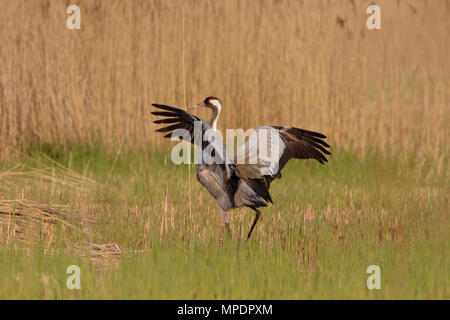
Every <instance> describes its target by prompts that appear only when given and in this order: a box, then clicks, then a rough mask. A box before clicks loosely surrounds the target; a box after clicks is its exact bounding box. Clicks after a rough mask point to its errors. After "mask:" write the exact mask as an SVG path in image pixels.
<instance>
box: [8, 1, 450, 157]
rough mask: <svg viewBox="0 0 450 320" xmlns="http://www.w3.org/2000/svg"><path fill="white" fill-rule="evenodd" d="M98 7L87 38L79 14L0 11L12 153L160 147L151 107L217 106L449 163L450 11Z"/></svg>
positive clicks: (402, 4) (172, 4) (438, 6)
mask: <svg viewBox="0 0 450 320" xmlns="http://www.w3.org/2000/svg"><path fill="white" fill-rule="evenodd" d="M372 2H374V1H356V0H348V1H344V0H342V1H325V0H324V1H316V0H305V1H297V0H292V1H288V0H286V1H269V0H267V1H254V0H244V1H234V0H233V1H206V0H199V1H182V0H171V1H162V0H161V1H118V0H111V1H87V0H80V1H78V2H77V4H78V5H79V6H80V7H81V10H82V29H81V30H79V31H70V30H67V29H66V27H65V20H66V17H67V15H66V13H65V9H66V7H67V1H49V0H47V1H44V0H42V1H16V0H4V1H3V5H2V10H1V12H0V29H1V30H2V33H1V34H0V43H1V44H2V45H1V46H0V64H1V65H2V68H1V69H0V150H1V151H0V152H1V153H2V154H3V155H4V156H5V155H6V156H7V155H8V154H10V153H11V152H12V151H13V150H14V149H16V148H20V147H21V146H23V145H26V144H29V143H43V142H52V143H61V144H66V145H68V146H69V145H71V144H73V143H95V142H100V143H101V144H103V145H107V146H114V145H118V144H121V143H124V142H126V143H128V144H130V145H131V146H132V147H133V148H139V147H142V146H144V145H145V144H147V143H148V142H153V143H159V142H160V141H161V140H160V138H159V137H157V136H156V135H154V133H153V129H154V127H153V124H152V123H151V120H152V118H151V116H150V113H149V106H150V104H151V103H152V102H160V103H167V104H173V105H182V104H183V84H182V73H183V72H182V51H181V49H182V32H181V30H182V25H181V21H182V17H181V14H182V6H184V7H185V35H186V36H185V46H186V48H185V62H186V79H187V87H186V88H187V100H188V103H189V104H191V103H192V104H193V103H197V102H198V101H199V99H203V98H204V97H205V96H207V95H217V96H219V97H220V98H222V100H223V102H224V103H225V108H226V109H225V110H224V112H223V117H222V122H221V124H220V126H221V127H222V128H225V127H230V128H233V127H243V128H249V127H256V126H258V125H261V124H272V123H273V124H291V125H296V126H300V127H305V128H310V129H315V130H320V131H323V132H325V133H326V134H327V135H329V137H330V139H331V141H332V142H333V144H334V146H337V147H338V148H339V149H340V148H342V147H346V146H348V145H349V144H353V146H354V147H355V148H357V149H358V150H362V151H364V150H367V149H369V148H373V147H377V148H379V149H380V150H383V151H385V152H388V153H393V152H397V151H398V150H401V151H405V150H406V151H416V152H418V153H422V154H428V155H440V154H442V153H447V152H448V140H447V138H448V134H449V132H448V122H449V112H448V103H449V90H448V88H449V87H450V83H449V81H450V80H449V77H448V75H449V74H450V62H449V59H448V52H450V40H449V34H450V22H449V13H450V4H449V1H426V0H415V1H412V0H409V1H408V0H405V1H387V0H385V1H375V3H377V4H378V5H380V7H381V10H382V11H381V12H382V28H383V30H376V31H371V30H368V29H367V28H366V27H365V21H366V19H367V17H368V15H367V14H366V12H365V10H366V8H367V6H368V4H370V3H372Z"/></svg>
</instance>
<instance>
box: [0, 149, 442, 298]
mask: <svg viewBox="0 0 450 320" xmlns="http://www.w3.org/2000/svg"><path fill="white" fill-rule="evenodd" d="M149 150H150V149H149ZM46 151H47V154H50V155H51V156H52V157H53V159H54V160H55V161H57V162H58V165H57V164H56V163H54V162H53V161H50V160H49V158H47V156H43V155H42V154H39V153H37V152H34V153H33V152H31V154H32V156H23V158H22V161H21V167H17V168H15V169H13V170H9V171H8V168H11V167H12V168H14V164H15V163H16V162H14V163H7V162H5V163H4V164H3V165H2V169H1V171H0V172H1V173H0V182H2V184H0V185H1V186H2V187H1V188H0V195H1V196H2V198H3V199H20V197H21V196H20V195H22V196H23V197H24V198H27V199H34V200H35V201H37V202H38V203H45V204H49V205H51V206H52V207H54V208H59V210H61V211H64V210H65V212H68V213H71V214H70V218H68V220H64V221H56V222H55V223H53V225H52V226H48V224H49V223H45V222H43V220H45V219H42V220H41V221H40V227H39V237H37V238H36V239H35V242H34V243H33V244H32V245H24V243H23V242H21V238H20V233H17V232H16V231H17V230H16V229H17V227H16V228H14V222H13V223H11V222H10V223H9V226H8V223H7V221H2V222H3V223H2V240H3V243H2V244H3V249H2V250H1V252H0V255H1V260H2V261H7V262H8V263H2V264H1V267H0V282H1V283H2V286H1V288H0V298H50V299H51V298H154V299H159V298H163V299H164V298H182V299H195V298H206V299H226V298H229V299H236V298H252V299H253V298H261V299H265V298H272V299H297V298H319V299H322V298H354V299H360V298H383V299H386V298H400V299H404V298H425V299H430V298H440V299H442V298H447V299H448V298H449V288H448V285H449V278H448V266H449V262H450V261H449V259H450V258H449V255H448V254H446V253H447V252H448V250H449V237H448V230H449V219H448V212H449V203H448V193H449V185H448V167H447V162H445V161H444V160H443V159H441V161H438V162H436V161H433V159H423V160H421V161H418V160H417V158H416V157H414V156H410V157H391V158H386V157H384V156H382V155H380V154H377V153H369V154H367V155H366V156H364V157H360V156H355V155H354V154H353V153H351V152H340V153H338V154H336V155H335V156H334V157H333V158H332V160H331V161H330V163H329V164H328V165H327V166H321V165H319V164H315V163H311V162H301V161H297V162H293V163H289V164H288V167H287V168H286V169H285V173H284V177H283V179H282V180H280V181H277V182H276V183H274V184H273V188H272V196H273V198H274V200H275V204H274V205H273V206H271V207H270V208H267V209H265V210H264V211H263V215H262V219H261V222H260V224H258V226H257V228H256V229H255V232H254V235H253V238H252V239H251V241H250V242H249V243H247V244H245V243H244V241H243V240H244V239H245V234H246V232H247V231H248V228H249V225H250V223H251V220H252V219H253V214H252V213H251V212H250V211H251V210H245V209H239V210H236V211H235V212H234V213H233V214H232V222H231V227H232V232H233V238H232V239H231V240H229V239H227V238H226V237H225V238H224V239H222V235H223V231H224V230H223V226H222V223H221V220H220V218H219V214H218V211H217V208H216V204H215V203H214V201H213V200H212V199H211V198H210V196H209V194H208V193H207V192H206V191H205V190H203V189H202V187H201V186H200V185H199V184H198V183H195V184H192V208H191V210H189V205H188V203H189V195H188V193H187V190H188V179H187V174H188V171H187V167H186V166H184V167H183V166H175V165H173V164H171V163H170V162H167V159H168V157H167V156H165V155H163V153H159V152H155V151H152V152H150V151H148V152H146V153H141V154H133V153H129V152H128V151H125V150H123V151H122V152H121V153H120V154H118V155H114V156H113V155H111V156H108V155H107V153H106V152H104V151H101V150H100V149H99V150H83V149H75V150H74V151H73V152H71V153H70V154H69V155H67V154H66V153H60V152H59V151H58V148H48V149H47V150H46ZM167 151H169V150H167ZM60 166H62V167H60ZM63 168H65V169H63ZM193 168H194V167H192V170H193ZM69 169H70V170H73V171H74V172H76V173H79V174H80V176H79V177H78V178H77V179H75V178H74V177H75V173H71V171H68V170H69ZM32 172H36V175H35V176H34V175H32ZM32 176H34V178H31V177H32ZM83 177H84V178H83ZM5 180H7V181H12V182H14V183H13V184H11V185H10V187H9V188H8V187H5V184H4V183H3V182H4V181H5ZM84 180H86V181H84ZM46 181H47V182H46ZM87 181H88V182H87ZM65 205H69V207H67V208H66V207H65ZM64 208H66V209H64ZM1 211H2V210H1V205H0V212H1ZM79 216H82V217H85V218H87V217H89V218H90V219H91V220H90V221H82V222H80V221H81V220H80V219H78V217H79ZM66 222H67V223H70V224H71V225H72V226H71V227H68V226H67V225H66ZM8 229H9V236H8V235H7V234H6V232H7V230H8ZM5 239H9V240H8V243H6V242H5V241H6V240H5ZM88 244H89V245H94V244H95V245H98V247H97V249H92V247H89V246H88ZM107 244H109V245H107ZM7 248H9V249H7ZM82 256H84V258H83V257H82ZM71 264H75V265H79V266H80V267H81V276H82V278H81V279H82V280H81V290H73V291H71V290H68V289H67V288H66V287H65V281H66V279H67V277H68V275H67V274H66V273H65V272H66V268H67V266H69V265H71ZM373 264H375V265H379V266H380V268H381V274H382V289H381V290H372V291H371V290H368V289H367V288H366V280H367V277H368V276H369V275H368V274H366V268H367V267H368V266H369V265H373Z"/></svg>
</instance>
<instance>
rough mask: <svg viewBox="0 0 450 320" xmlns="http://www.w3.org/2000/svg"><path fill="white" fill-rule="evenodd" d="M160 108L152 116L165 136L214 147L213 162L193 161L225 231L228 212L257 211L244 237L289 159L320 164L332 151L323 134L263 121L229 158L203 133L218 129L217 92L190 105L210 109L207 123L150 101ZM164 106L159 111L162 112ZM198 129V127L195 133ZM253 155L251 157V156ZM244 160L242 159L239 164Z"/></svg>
mask: <svg viewBox="0 0 450 320" xmlns="http://www.w3.org/2000/svg"><path fill="white" fill-rule="evenodd" d="M153 106H154V107H155V108H157V109H159V110H158V111H153V112H152V114H154V115H156V116H163V117H165V118H163V119H159V120H156V121H154V122H155V123H157V124H166V125H167V126H166V127H162V128H160V129H158V130H156V131H158V132H164V133H167V134H166V135H165V136H164V137H166V138H169V137H171V136H172V135H173V134H175V135H178V136H180V137H182V138H183V139H186V140H188V139H189V141H190V142H192V143H196V144H197V145H199V146H200V147H201V148H202V150H203V149H205V148H207V147H212V148H213V153H214V155H215V157H216V158H215V159H216V160H217V159H219V160H221V161H215V162H213V163H211V164H206V163H201V164H199V165H198V166H197V179H198V180H199V182H200V183H201V184H202V185H203V186H204V187H205V188H206V189H207V190H208V191H209V193H210V194H211V195H212V196H213V197H214V198H215V199H216V200H217V204H218V206H219V209H220V214H221V217H222V220H223V221H224V222H225V224H226V227H227V230H228V231H229V230H230V229H229V215H228V212H229V211H230V210H231V209H234V208H239V207H249V208H251V209H253V210H254V211H255V212H256V216H255V220H254V221H253V224H252V226H251V228H250V231H249V233H248V236H247V239H249V238H250V236H251V234H252V231H253V229H254V227H255V225H256V223H257V222H258V219H259V217H260V211H259V210H258V208H260V207H266V206H267V203H269V202H270V203H272V198H271V196H270V193H269V188H270V184H271V182H272V181H273V180H274V179H277V178H281V170H282V169H283V167H284V166H285V165H286V163H287V162H288V161H289V159H291V158H296V159H315V160H317V161H318V162H320V163H321V164H323V163H324V162H326V161H327V158H326V156H325V155H330V152H329V151H328V150H326V148H329V145H328V144H327V143H326V142H325V141H324V140H323V139H325V138H326V136H325V135H323V134H321V133H318V132H314V131H308V130H303V129H299V128H293V127H283V126H263V127H260V128H258V129H257V130H256V131H255V133H254V134H253V135H251V136H250V137H249V139H248V141H247V142H246V143H245V144H244V145H243V146H242V147H241V148H239V150H238V151H237V152H236V154H235V155H234V157H233V158H231V157H230V156H229V155H228V154H227V152H226V150H225V147H224V146H223V143H222V141H217V139H212V138H209V137H208V135H207V134H206V133H207V132H208V131H209V130H216V129H217V119H218V117H219V115H220V112H221V110H222V103H221V102H220V100H219V99H218V98H216V97H208V98H206V99H205V100H204V101H203V102H202V103H200V104H198V105H196V106H194V108H198V107H207V108H210V109H211V110H212V112H213V115H212V118H211V121H210V123H206V122H205V121H204V120H201V119H200V118H198V117H196V116H194V115H192V114H190V113H188V112H186V111H184V110H181V109H178V108H174V107H170V106H166V105H161V104H153ZM161 110H162V111H161ZM196 123H197V124H198V123H200V124H201V130H202V131H201V135H202V136H204V137H206V138H204V139H202V138H200V139H195V136H194V133H195V132H196V131H195V130H194V129H195V126H196ZM180 129H184V130H187V132H188V133H189V134H190V135H189V136H183V135H181V134H178V133H177V130H180ZM197 133H198V132H197ZM261 133H265V134H266V136H267V139H266V140H265V143H266V145H265V148H266V149H267V150H265V151H266V154H265V155H264V156H261V153H262V150H260V149H261V145H260V144H259V143H258V141H259V140H258V139H259V138H260V137H261ZM252 157H253V158H254V160H255V161H254V162H251V161H249V159H251V158H252ZM242 160H243V163H242Z"/></svg>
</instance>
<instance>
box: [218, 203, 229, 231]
mask: <svg viewBox="0 0 450 320" xmlns="http://www.w3.org/2000/svg"><path fill="white" fill-rule="evenodd" d="M219 209H220V216H221V218H222V220H223V222H225V229H226V230H227V231H226V232H227V236H228V238H231V229H230V217H229V215H228V211H225V210H223V209H222V208H219Z"/></svg>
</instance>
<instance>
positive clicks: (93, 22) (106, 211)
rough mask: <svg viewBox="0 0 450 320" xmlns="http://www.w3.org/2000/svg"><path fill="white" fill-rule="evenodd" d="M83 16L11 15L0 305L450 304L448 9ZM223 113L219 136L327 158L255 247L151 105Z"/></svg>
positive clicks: (4, 21)
mask: <svg viewBox="0 0 450 320" xmlns="http://www.w3.org/2000/svg"><path fill="white" fill-rule="evenodd" d="M76 2H77V4H78V5H79V6H80V9H81V17H82V18H81V19H82V20H81V30H68V29H67V28H66V19H67V17H68V15H67V14H66V9H67V5H68V3H67V1H65V0H39V1H31V0H20V1H18V0H2V7H1V10H0V30H1V32H0V44H1V45H0V65H1V68H0V261H1V263H0V299H12V298H36V299H40V298H46V299H56V298H101V299H102V298H152V299H164V298H186V299H200V298H208V299H222V298H223V299H226V298H230V299H238V298H251V299H259V298H261V299H263V298H273V299H298V298H318V299H326V298H342V299H344V298H353V299H363V298H374V299H391V298H398V299H406V298H413V299H420V298H424V299H432V298H435V299H449V298H450V292H449V284H450V277H449V274H450V272H449V265H450V263H449V262H450V261H449V260H450V256H449V255H448V251H449V236H448V234H449V230H450V228H449V227H450V226H449V221H450V219H449V218H450V216H449V212H450V210H449V198H448V196H449V191H450V186H449V181H450V179H449V178H450V175H449V172H450V171H449V163H448V155H449V150H450V149H449V145H450V144H449V139H448V138H449V136H450V131H449V125H448V124H449V123H450V112H449V104H450V77H449V75H450V59H449V58H448V53H449V52H450V36H449V35H450V19H449V17H450V0H433V1H430V0H428V1H427V0H402V1H392V0H375V1H366V0H348V1H347V0H339V1H326V0H323V1H317V0H303V1H300V0H273V1H272V0H261V1H257V0H242V1H235V0H228V1H210V0H196V1H185V0H170V1H165V0H154V1H138V0H133V1H131V0H130V1H124V0H108V1H93V0H77V1H76ZM373 2H374V3H376V4H377V5H379V6H380V8H381V21H382V22H381V23H382V29H381V30H368V29H367V28H366V19H367V18H368V14H367V13H366V8H367V6H368V5H369V4H372V3H373ZM183 12H184V15H183ZM183 17H184V18H183ZM183 21H184V24H183ZM210 95H215V96H217V97H219V98H220V99H221V100H222V101H223V103H224V109H223V112H222V114H221V118H220V120H219V128H220V129H222V130H223V129H226V128H242V129H244V130H246V129H248V128H256V127H258V126H260V125H263V124H266V125H291V126H296V127H300V128H304V129H310V130H314V131H319V132H323V133H324V134H326V135H327V136H328V138H327V141H328V142H329V143H330V145H331V146H332V152H333V155H332V157H331V158H330V161H329V163H328V164H326V165H325V166H321V165H319V164H317V163H313V162H312V161H292V162H290V163H288V165H287V167H286V168H285V169H284V170H283V178H282V179H281V180H277V181H276V182H275V183H274V184H273V186H272V187H271V194H272V198H273V199H274V202H275V204H274V205H273V206H271V207H269V208H265V209H264V210H263V212H262V218H261V220H260V222H259V223H258V225H257V227H256V229H255V231H254V233H253V236H252V239H251V241H250V242H249V243H247V244H245V243H244V241H243V240H244V239H245V236H246V233H247V231H248V229H249V227H250V224H251V222H252V220H253V217H254V216H253V213H252V212H251V211H250V210H245V209H239V210H236V211H234V212H233V214H232V222H231V228H232V233H233V238H232V239H227V238H226V237H224V231H225V230H224V227H223V225H222V223H221V220H220V217H219V213H218V210H217V206H216V203H215V202H214V201H213V199H212V198H211V197H210V195H209V194H208V193H207V191H206V190H204V189H203V188H202V187H201V186H200V184H199V183H197V181H196V179H195V173H194V171H195V166H190V167H189V166H176V165H174V164H173V163H172V162H171V160H170V150H171V149H170V143H169V142H168V141H167V140H164V139H162V138H161V136H160V135H159V134H156V133H155V132H154V129H156V126H155V125H154V124H153V123H152V120H154V118H153V117H152V115H151V114H150V111H151V107H150V106H151V104H152V103H164V104H169V105H174V106H179V107H182V108H184V107H186V106H188V105H193V104H196V103H198V102H200V101H202V100H203V99H204V98H205V97H207V96H210ZM197 114H198V115H199V116H201V117H206V119H209V115H207V114H206V113H204V112H202V111H199V112H198V113H197ZM189 177H190V178H189ZM73 264H74V265H79V266H80V267H81V289H80V290H69V289H67V288H66V285H65V282H66V279H67V277H68V276H69V275H68V274H66V268H67V267H68V266H69V265H73ZM369 265H378V266H380V268H381V279H382V280H381V286H382V288H381V290H368V289H367V288H366V280H367V278H368V277H369V275H368V274H367V273H366V269H367V267H368V266H369Z"/></svg>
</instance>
